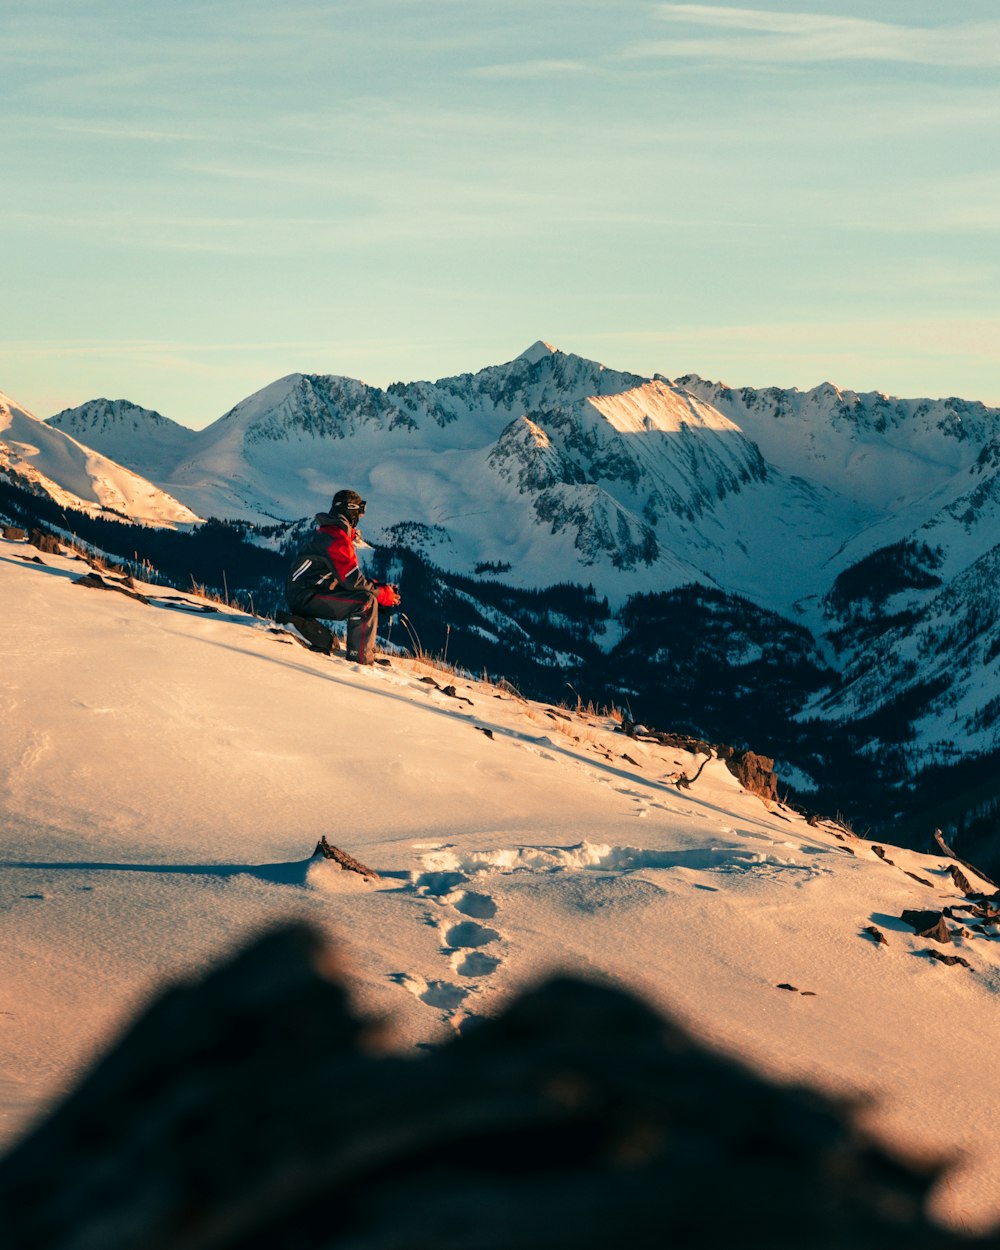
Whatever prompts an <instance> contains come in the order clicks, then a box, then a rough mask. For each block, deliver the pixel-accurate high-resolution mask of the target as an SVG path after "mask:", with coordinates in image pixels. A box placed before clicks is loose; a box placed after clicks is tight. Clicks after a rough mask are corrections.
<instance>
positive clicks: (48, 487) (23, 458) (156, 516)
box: [0, 394, 198, 526]
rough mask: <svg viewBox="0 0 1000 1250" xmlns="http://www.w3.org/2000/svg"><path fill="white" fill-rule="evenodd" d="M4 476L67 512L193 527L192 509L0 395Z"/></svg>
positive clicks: (0, 455) (0, 449)
mask: <svg viewBox="0 0 1000 1250" xmlns="http://www.w3.org/2000/svg"><path fill="white" fill-rule="evenodd" d="M0 472H5V473H11V474H15V475H16V476H17V478H18V479H20V481H21V482H22V483H23V484H26V485H27V486H28V487H29V489H32V490H35V491H38V492H41V493H42V494H46V495H48V496H50V497H51V498H52V499H54V500H55V501H56V502H57V503H59V504H62V505H63V506H64V507H71V508H76V509H79V510H80V511H83V512H93V513H97V512H100V511H101V510H103V509H109V510H111V511H112V512H116V513H119V514H123V515H124V516H127V517H130V518H131V519H133V520H136V521H139V522H144V523H146V524H150V525H166V526H172V525H178V524H190V523H193V522H194V521H197V519H198V518H197V517H196V516H195V514H194V513H193V512H191V510H190V509H189V508H186V507H185V506H184V505H183V504H181V503H178V501H177V500H176V499H174V498H172V497H171V496H170V495H168V494H166V493H165V492H164V491H162V490H160V489H159V488H158V487H156V486H154V485H153V484H152V482H149V481H147V480H145V479H144V478H142V477H140V476H139V474H138V473H136V472H133V471H132V469H128V468H125V467H124V466H123V465H121V464H118V463H116V462H115V461H114V460H112V459H110V458H109V457H108V456H106V455H104V454H102V453H101V452H97V451H94V450H92V449H91V448H90V447H88V446H84V445H83V444H82V443H80V442H78V441H77V440H76V439H75V438H73V437H71V436H70V435H68V434H66V433H64V432H63V431H62V430H59V429H55V428H53V427H52V426H51V425H49V424H48V423H46V422H45V421H40V420H39V419H38V418H37V417H34V416H32V415H31V413H30V412H27V411H26V410H25V409H24V408H21V407H20V406H19V405H18V404H16V403H15V402H14V401H13V400H11V399H9V398H8V397H7V396H6V395H3V394H0Z"/></svg>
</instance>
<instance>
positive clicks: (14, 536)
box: [0, 525, 28, 543]
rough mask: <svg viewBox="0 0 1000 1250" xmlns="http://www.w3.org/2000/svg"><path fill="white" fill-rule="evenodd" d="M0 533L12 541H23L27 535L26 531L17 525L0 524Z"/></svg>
mask: <svg viewBox="0 0 1000 1250" xmlns="http://www.w3.org/2000/svg"><path fill="white" fill-rule="evenodd" d="M0 534H2V535H3V537H4V538H6V539H7V541H8V542H12V543H23V542H24V541H25V539H26V538H27V537H28V531H27V530H23V529H21V528H20V527H19V526H17V525H4V526H0Z"/></svg>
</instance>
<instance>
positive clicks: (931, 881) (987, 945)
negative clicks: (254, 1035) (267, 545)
mask: <svg viewBox="0 0 1000 1250" xmlns="http://www.w3.org/2000/svg"><path fill="white" fill-rule="evenodd" d="M26 554H27V555H29V556H31V555H34V554H35V553H34V550H33V549H31V548H27V547H25V546H23V545H19V544H14V543H7V542H0V623H2V626H3V628H2V632H0V820H2V828H3V849H2V852H0V942H2V946H3V950H4V952H5V975H4V978H3V981H2V983H0V1136H2V1138H4V1139H6V1140H12V1139H13V1138H14V1137H15V1136H16V1134H17V1133H18V1132H20V1131H22V1130H23V1128H24V1127H25V1126H26V1125H27V1124H28V1123H30V1121H31V1119H32V1118H33V1117H35V1116H37V1115H39V1114H42V1113H43V1112H44V1109H45V1107H46V1106H47V1105H48V1104H49V1103H50V1102H51V1101H52V1100H53V1099H55V1098H57V1097H58V1096H59V1095H60V1094H61V1093H62V1092H63V1091H65V1090H66V1089H67V1088H69V1087H71V1086H72V1084H73V1083H74V1082H75V1081H76V1080H77V1079H78V1078H79V1076H80V1074H81V1072H82V1071H83V1070H84V1068H85V1067H86V1066H87V1064H88V1063H89V1062H90V1061H91V1059H92V1057H93V1056H94V1055H95V1053H97V1052H99V1051H100V1049H101V1048H102V1047H103V1046H104V1045H106V1043H107V1042H108V1040H109V1039H110V1038H112V1037H113V1036H114V1035H115V1034H116V1033H117V1032H118V1031H119V1030H120V1029H121V1028H122V1027H124V1025H125V1024H126V1023H127V1021H128V1020H129V1018H130V1017H131V1016H132V1014H133V1013H134V1012H135V1010H136V1009H137V1008H138V1006H139V1005H140V1004H141V1003H142V1002H143V1001H144V1000H145V999H146V998H148V997H149V996H150V995H151V994H155V993H156V992H158V990H160V989H161V988H162V987H163V985H164V984H165V983H167V982H169V981H171V980H173V979H175V978H177V977H182V976H185V975H188V974H192V973H198V972H200V971H202V970H203V969H204V968H206V967H207V966H208V965H209V964H210V963H211V962H212V961H214V960H215V959H216V958H218V957H219V956H220V955H221V954H223V953H224V952H225V951H227V950H229V949H232V948H233V947H234V946H236V945H238V944H240V943H242V942H243V941H244V940H246V938H247V936H248V935H249V934H251V933H255V932H258V931H260V930H261V929H262V928H263V927H265V926H267V925H269V924H271V923H273V922H275V921H278V920H282V919H287V918H293V917H297V918H304V919H307V920H309V921H311V922H312V923H314V924H316V925H318V926H320V927H321V928H323V929H325V930H326V931H327V932H329V933H330V934H331V936H332V937H333V938H334V939H335V940H336V942H337V943H338V946H339V949H340V952H341V955H340V957H341V961H342V963H343V964H344V966H345V967H346V969H347V972H348V975H349V977H350V982H351V986H352V992H353V994H354V996H355V999H356V1001H357V1003H358V1005H359V1007H360V1008H361V1009H362V1010H363V1011H366V1012H368V1013H370V1014H372V1015H375V1016H377V1017H379V1018H381V1019H383V1020H384V1021H386V1022H387V1031H388V1034H389V1037H390V1039H391V1040H390V1041H388V1042H386V1044H387V1045H391V1046H393V1047H399V1048H403V1049H408V1048H410V1049H412V1048H419V1047H426V1046H433V1045H435V1044H437V1043H438V1042H440V1041H441V1039H442V1038H444V1037H447V1036H449V1035H450V1034H451V1033H452V1032H453V1031H456V1030H463V1029H467V1028H470V1027H474V1025H475V1022H476V1019H477V1018H478V1017H482V1016H488V1015H490V1014H491V1013H493V1012H494V1011H495V1010H496V1008H497V1006H498V1005H499V1004H500V1003H501V1002H502V1001H503V1000H504V999H505V998H506V997H507V996H508V995H510V994H511V993H512V992H514V991H516V990H517V989H519V988H521V987H523V986H524V985H525V984H526V983H530V982H533V981H535V980H537V979H539V978H541V977H543V976H545V975H546V974H548V973H549V972H551V971H553V970H556V969H564V970H565V969H571V970H576V971H579V972H583V973H586V974H587V975H590V976H596V977H606V978H611V979H613V980H614V981H616V982H618V983H623V984H626V985H629V986H632V987H634V988H636V989H637V990H639V991H640V992H641V993H643V994H644V995H645V996H646V997H647V998H648V999H650V1000H651V1001H652V1002H654V1003H655V1004H657V1005H658V1006H660V1007H662V1008H663V1009H665V1010H669V1011H671V1012H672V1013H674V1014H676V1015H678V1016H679V1017H680V1018H681V1019H683V1020H684V1021H685V1022H687V1023H688V1024H689V1025H690V1026H691V1027H693V1028H694V1029H696V1031H697V1032H698V1033H700V1034H701V1035H702V1036H704V1037H706V1038H707V1039H708V1040H709V1041H710V1042H712V1043H713V1044H715V1045H717V1046H720V1047H723V1048H725V1049H727V1050H730V1051H733V1052H735V1053H738V1054H739V1055H741V1056H743V1057H744V1058H746V1059H747V1060H749V1061H750V1062H751V1063H753V1064H755V1065H757V1066H759V1067H761V1068H764V1069H765V1070H767V1071H768V1072H769V1073H771V1074H772V1075H775V1076H777V1077H779V1078H781V1079H785V1080H792V1081H804V1082H809V1083H811V1084H821V1085H822V1086H823V1087H824V1088H825V1089H827V1090H830V1091H833V1092H834V1093H838V1094H844V1095H850V1096H857V1095H870V1096H871V1099H872V1102H871V1105H870V1110H869V1111H868V1112H867V1114H868V1117H869V1119H870V1121H871V1124H872V1126H873V1127H874V1128H875V1130H876V1131H877V1132H878V1133H880V1134H881V1135H883V1136H884V1137H885V1138H886V1139H887V1140H888V1141H889V1142H890V1143H892V1144H894V1145H895V1146H896V1147H897V1148H899V1149H906V1150H908V1151H918V1152H923V1153H927V1154H933V1155H935V1156H940V1155H942V1154H946V1155H948V1156H949V1157H955V1158H958V1157H961V1162H960V1163H959V1164H958V1166H957V1168H956V1170H955V1171H954V1172H953V1173H952V1174H950V1176H949V1177H948V1179H947V1182H946V1184H945V1185H943V1186H942V1187H941V1189H940V1192H939V1193H938V1194H937V1196H936V1199H935V1202H936V1210H937V1211H938V1213H939V1214H941V1215H942V1216H943V1217H944V1218H947V1219H948V1220H950V1221H951V1222H953V1223H956V1224H958V1225H960V1226H965V1227H970V1228H972V1227H977V1226H979V1225H981V1224H985V1223H989V1222H992V1221H995V1220H997V1219H1000V1186H998V1184H997V1181H998V1179H1000V1178H998V1165H997V1163H996V1160H995V1152H994V1151H993V1150H992V1148H991V1145H990V1143H991V1133H990V1131H989V1130H990V1128H991V1109H992V1107H993V1106H994V1105H996V1101H997V1096H998V1094H1000V1073H998V1072H997V1069H996V1065H995V1064H994V1063H993V1061H992V1060H993V1056H992V1041H991V1039H992V1022H993V1018H994V1016H995V1012H996V1008H997V995H998V991H1000V956H998V947H997V938H996V936H995V931H994V933H990V932H986V933H978V932H975V931H973V930H972V929H971V927H969V926H965V932H964V934H962V933H959V932H958V930H959V929H960V927H961V926H960V925H959V924H958V923H957V922H954V921H953V922H951V925H952V928H953V930H954V931H955V932H956V934H957V938H956V943H955V945H954V946H953V947H949V951H950V952H953V953H960V954H961V955H962V956H963V957H964V958H966V959H967V960H968V961H969V963H970V964H971V965H972V967H971V969H966V968H963V967H961V966H955V967H945V966H943V965H941V964H939V963H937V962H934V961H932V960H931V959H930V958H929V957H928V956H927V955H926V953H925V952H926V951H927V949H928V948H929V947H932V946H933V945H934V944H933V943H932V942H930V941H928V940H926V939H922V938H919V937H917V936H916V934H915V933H914V932H913V931H912V929H910V928H909V927H908V926H906V925H905V924H904V923H903V922H902V921H901V919H900V915H901V912H902V911H903V910H904V909H906V908H911V909H912V908H926V909H940V908H941V907H942V906H944V905H949V904H950V905H958V904H960V903H961V895H960V894H959V892H958V891H957V889H956V887H955V885H954V882H953V881H952V879H951V877H950V875H949V874H948V871H947V861H945V860H942V859H939V858H932V857H930V856H923V855H919V854H917V853H915V852H907V851H901V850H898V849H896V848H888V847H887V848H886V850H887V853H888V854H889V857H890V858H891V859H892V860H894V861H895V862H894V863H893V864H889V863H886V862H885V861H884V860H883V859H881V858H879V857H878V856H877V855H876V854H875V853H874V852H873V850H872V848H871V846H870V845H869V844H867V843H865V842H863V841H861V840H860V839H856V838H853V837H852V836H851V835H850V834H848V833H846V832H845V831H844V830H842V829H839V828H837V827H835V826H833V825H820V826H810V825H808V824H807V823H806V822H805V821H804V820H803V819H802V818H801V817H800V816H799V815H797V814H796V813H794V812H792V811H790V810H787V809H785V808H782V807H774V808H772V809H770V810H769V809H768V808H766V807H765V806H764V804H763V803H762V802H761V801H760V800H759V799H757V798H756V797H754V796H752V795H748V794H746V793H744V792H743V791H742V789H741V787H740V785H739V783H738V782H737V781H736V779H735V778H734V777H733V776H731V775H730V774H729V772H728V770H727V769H726V768H725V766H724V765H723V763H722V762H721V761H718V760H713V761H711V762H710V763H709V764H708V765H707V766H706V767H705V769H704V770H703V772H702V773H701V775H700V777H699V778H698V780H697V782H695V783H694V785H693V787H692V788H691V789H679V788H678V787H677V784H676V781H677V778H678V777H679V776H681V775H686V776H689V777H690V776H693V775H694V773H695V772H696V771H697V769H698V766H699V764H700V762H701V759H700V758H697V757H694V756H692V755H689V754H687V753H686V752H683V751H680V750H677V749H675V748H672V747H665V746H660V745H658V744H656V743H651V742H633V741H632V740H626V739H625V738H624V737H623V736H622V735H621V734H618V733H615V731H614V725H613V723H612V722H611V721H610V720H608V719H606V718H601V717H580V716H578V715H575V714H567V713H565V712H564V713H563V715H556V714H554V713H552V712H550V711H548V710H547V709H546V708H545V707H543V706H541V705H538V704H528V703H524V702H521V701H519V700H516V699H514V698H512V697H510V696H509V695H508V694H506V693H505V692H503V691H501V690H498V689H496V688H495V687H492V686H490V685H486V684H483V683H480V682H476V681H471V680H465V679H464V678H461V677H455V676H453V675H449V676H448V683H447V684H451V683H452V682H454V683H455V684H456V686H457V692H458V693H459V694H460V695H462V696H463V699H469V700H471V703H467V702H464V701H463V699H455V698H449V697H448V696H447V695H446V694H445V693H444V692H443V691H442V690H440V689H438V688H436V687H435V686H433V685H430V684H428V683H425V682H422V681H421V680H420V679H421V677H425V676H434V677H435V679H436V680H438V684H439V685H444V684H446V683H445V682H444V681H442V680H440V679H441V678H442V674H441V673H440V672H439V671H437V670H433V669H430V668H428V667H427V666H425V665H422V664H420V663H417V662H415V661H411V660H406V659H399V658H393V660H392V667H391V668H389V669H381V668H374V669H362V668H359V667H358V666H356V665H351V664H348V663H347V662H346V661H344V660H343V659H341V658H339V657H336V656H334V657H325V656H321V655H317V654H315V653H312V652H309V651H307V650H305V649H304V648H303V647H301V646H300V645H299V644H298V643H296V642H294V641H293V640H292V639H291V638H290V636H289V635H287V634H285V633H284V632H283V631H281V632H276V631H275V630H274V629H273V628H271V627H269V624H268V623H267V622H263V621H259V620H255V619H253V618H250V617H248V616H245V615H241V614H239V613H235V612H231V611H228V610H225V609H220V610H219V611H217V612H216V613H215V614H213V615H201V614H197V615H195V614H191V613H188V612H185V611H184V610H183V607H182V606H180V605H177V604H171V603H168V602H167V601H163V600H161V601H155V600H154V602H152V603H151V604H149V605H144V604H141V603H139V602H137V601H135V600H132V599H128V598H126V597H124V596H122V595H118V594H115V593H109V592H103V591H101V592H98V591H94V590H92V589H86V588H83V587H80V586H76V585H74V584H73V579H74V577H78V576H79V575H80V574H81V573H82V572H84V571H86V566H85V565H84V564H82V563H81V562H79V561H76V560H73V559H71V558H69V557H68V556H66V555H63V556H51V555H45V556H43V557H42V559H43V561H44V563H43V564H41V565H39V564H34V563H29V562H27V561H26V560H25V559H24V558H23V557H24V556H25V555H26ZM149 591H150V594H151V595H155V594H156V588H155V587H150V588H149ZM567 717H568V718H567ZM664 728H669V726H664ZM481 729H489V730H490V732H491V734H492V737H488V736H487V735H486V734H485V733H483V732H479V730H481ZM626 754H627V755H629V756H630V757H631V759H632V760H633V761H635V762H634V763H633V762H630V761H629V760H626V759H625V758H624V757H625V755H626ZM324 835H325V836H326V837H327V838H328V839H329V841H330V842H332V843H334V844H335V845H338V846H341V847H343V848H344V849H346V850H348V851H350V852H351V853H352V854H353V855H355V856H357V858H358V859H360V860H361V861H363V862H364V863H365V864H367V865H368V866H370V867H371V868H372V869H374V870H375V871H377V872H378V874H379V879H378V880H376V881H366V880H363V879H362V878H361V877H359V876H357V875H356V874H352V873H349V872H343V871H341V870H340V869H339V868H338V866H337V865H336V864H335V863H334V862H333V861H329V860H319V859H317V860H312V859H311V858H310V857H311V852H312V849H313V847H314V846H315V844H316V842H317V841H318V839H319V837H320V836H324ZM907 872H912V873H914V874H915V876H916V877H919V878H921V880H919V881H918V880H916V879H915V877H913V876H908V875H907ZM871 924H874V925H877V926H878V928H879V929H881V930H882V931H883V932H884V933H885V934H886V936H887V938H888V944H887V945H885V946H877V945H876V944H875V943H874V942H873V941H872V940H871V938H870V937H869V936H867V935H866V933H865V929H866V927H867V926H868V925H871ZM782 986H786V987H788V986H790V987H792V988H791V989H789V988H780V987H782Z"/></svg>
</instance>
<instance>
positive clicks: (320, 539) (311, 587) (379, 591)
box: [286, 512, 399, 608]
mask: <svg viewBox="0 0 1000 1250" xmlns="http://www.w3.org/2000/svg"><path fill="white" fill-rule="evenodd" d="M316 524H317V526H318V527H319V528H318V529H316V530H315V531H314V532H313V534H312V536H311V537H310V538H309V541H308V542H307V543H306V544H305V546H304V547H303V548H302V549H301V551H299V553H298V555H297V556H296V557H295V559H294V561H293V562H292V567H291V570H290V572H289V575H288V581H287V583H286V590H287V592H288V601H289V604H290V605H291V604H292V602H293V599H302V598H303V597H306V596H309V595H313V594H317V593H318V592H321V591H329V590H337V589H341V588H342V589H344V590H369V591H371V592H372V594H373V595H374V596H375V598H376V600H377V601H378V603H379V605H380V606H381V607H383V608H389V607H392V606H393V605H394V604H396V603H398V602H399V599H398V597H397V595H396V591H395V590H394V589H393V587H391V586H386V585H384V584H383V583H382V582H373V581H369V580H368V578H367V577H365V575H364V574H363V573H362V572H361V567H360V565H359V564H358V557H357V553H356V552H355V550H354V543H355V540H356V539H357V538H359V537H360V535H359V534H358V531H357V530H356V529H352V527H351V525H350V522H349V521H347V519H346V518H345V517H342V516H339V515H333V516H331V514H330V513H328V512H321V513H319V514H318V516H317V517H316Z"/></svg>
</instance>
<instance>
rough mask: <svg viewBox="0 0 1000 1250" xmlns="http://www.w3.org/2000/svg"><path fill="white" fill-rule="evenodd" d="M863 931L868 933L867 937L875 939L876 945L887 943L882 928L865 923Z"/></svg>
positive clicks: (885, 944) (886, 944)
mask: <svg viewBox="0 0 1000 1250" xmlns="http://www.w3.org/2000/svg"><path fill="white" fill-rule="evenodd" d="M865 932H866V933H867V934H868V936H869V937H871V938H873V939H874V940H875V944H876V945H877V946H888V945H889V939H888V938H887V937H886V936H885V934H884V933H883V932H882V930H881V929H880V928H878V927H877V926H876V925H873V924H869V925H865Z"/></svg>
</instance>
